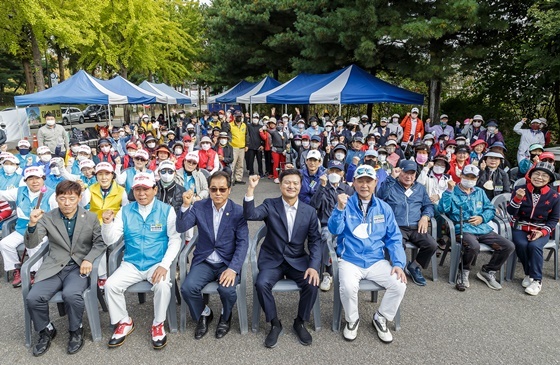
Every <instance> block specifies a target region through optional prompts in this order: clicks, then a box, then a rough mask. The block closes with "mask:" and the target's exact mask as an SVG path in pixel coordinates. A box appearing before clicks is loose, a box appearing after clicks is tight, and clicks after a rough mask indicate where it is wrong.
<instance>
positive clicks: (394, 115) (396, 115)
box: [391, 109, 418, 118]
mask: <svg viewBox="0 0 560 365" xmlns="http://www.w3.org/2000/svg"><path fill="white" fill-rule="evenodd" d="M416 110H418V109H416ZM400 117H401V116H400V115H398V114H397V113H395V114H393V115H392V116H391V118H400Z"/></svg>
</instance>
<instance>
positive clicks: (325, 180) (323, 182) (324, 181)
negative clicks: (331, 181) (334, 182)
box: [319, 175, 328, 187]
mask: <svg viewBox="0 0 560 365" xmlns="http://www.w3.org/2000/svg"><path fill="white" fill-rule="evenodd" d="M319 180H321V186H323V187H325V186H327V182H328V178H327V175H321V177H320V178H319Z"/></svg>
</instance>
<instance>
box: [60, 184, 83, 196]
mask: <svg viewBox="0 0 560 365" xmlns="http://www.w3.org/2000/svg"><path fill="white" fill-rule="evenodd" d="M55 192H56V196H59V195H72V194H76V195H77V196H80V195H81V194H82V186H81V185H80V184H79V183H77V182H76V181H70V180H64V181H61V182H59V183H58V185H57V186H56V190H55Z"/></svg>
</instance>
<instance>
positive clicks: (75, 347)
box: [68, 327, 84, 355]
mask: <svg viewBox="0 0 560 365" xmlns="http://www.w3.org/2000/svg"><path fill="white" fill-rule="evenodd" d="M83 346H84V329H83V328H82V327H80V328H78V329H77V330H76V331H70V338H69V339H68V353H69V354H70V355H73V354H75V353H76V352H78V351H80V350H81V349H82V347H83Z"/></svg>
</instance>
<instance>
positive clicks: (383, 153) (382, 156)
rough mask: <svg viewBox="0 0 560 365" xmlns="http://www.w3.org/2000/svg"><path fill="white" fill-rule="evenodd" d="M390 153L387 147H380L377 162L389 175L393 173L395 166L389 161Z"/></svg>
mask: <svg viewBox="0 0 560 365" xmlns="http://www.w3.org/2000/svg"><path fill="white" fill-rule="evenodd" d="M387 156H388V152H387V149H386V148H385V147H379V149H378V150H377V162H378V164H379V167H380V168H382V169H383V170H385V171H386V172H387V173H388V174H389V175H390V174H391V172H392V171H393V166H392V165H391V164H390V163H389V161H387Z"/></svg>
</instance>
